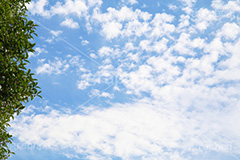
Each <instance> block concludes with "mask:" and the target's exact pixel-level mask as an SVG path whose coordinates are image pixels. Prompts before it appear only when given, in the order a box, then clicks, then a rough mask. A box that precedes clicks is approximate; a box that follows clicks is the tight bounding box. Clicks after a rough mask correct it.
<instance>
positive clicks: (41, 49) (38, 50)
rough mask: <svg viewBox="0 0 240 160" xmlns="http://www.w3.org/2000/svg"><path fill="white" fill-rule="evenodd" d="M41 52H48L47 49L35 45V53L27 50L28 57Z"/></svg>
mask: <svg viewBox="0 0 240 160" xmlns="http://www.w3.org/2000/svg"><path fill="white" fill-rule="evenodd" d="M42 53H48V51H47V50H45V49H44V48H40V47H36V48H35V53H32V52H29V53H28V55H29V58H30V57H35V56H38V55H40V54H42Z"/></svg>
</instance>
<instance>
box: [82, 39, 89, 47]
mask: <svg viewBox="0 0 240 160" xmlns="http://www.w3.org/2000/svg"><path fill="white" fill-rule="evenodd" d="M81 44H82V45H83V46H86V45H88V44H89V41H88V40H82V41H81Z"/></svg>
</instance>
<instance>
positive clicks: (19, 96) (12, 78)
mask: <svg viewBox="0 0 240 160" xmlns="http://www.w3.org/2000/svg"><path fill="white" fill-rule="evenodd" d="M29 2H30V0H0V13H1V14H0V159H1V160H2V159H7V158H8V157H9V156H10V154H12V153H13V152H12V151H10V149H9V148H8V144H9V143H12V136H11V135H10V134H9V133H8V131H7V128H8V127H9V126H10V124H9V122H10V120H11V119H14V116H15V115H19V113H20V112H21V110H23V109H24V108H25V104H26V102H28V101H29V100H30V99H31V100H33V99H34V97H36V96H39V97H41V96H40V95H39V94H40V92H41V91H39V90H40V87H39V86H38V83H37V79H34V78H33V75H34V74H33V73H32V72H31V70H30V69H27V68H26V65H27V64H28V63H29V61H28V53H29V52H34V49H33V47H34V46H35V43H33V42H32V41H33V35H36V36H37V34H36V33H35V29H36V28H35V27H36V25H35V24H34V23H33V21H31V20H29V18H28V16H27V8H26V4H27V3H29Z"/></svg>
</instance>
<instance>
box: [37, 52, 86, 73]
mask: <svg viewBox="0 0 240 160" xmlns="http://www.w3.org/2000/svg"><path fill="white" fill-rule="evenodd" d="M38 62H39V65H38V67H37V68H36V73H37V74H49V75H50V74H56V75H59V74H63V73H66V71H67V70H69V68H70V67H74V68H73V69H75V70H76V71H77V72H79V70H81V71H85V72H86V71H87V70H86V69H85V68H83V66H82V62H81V61H80V57H79V56H73V57H72V56H66V58H65V59H64V60H63V59H62V58H59V57H55V58H54V60H52V61H48V62H45V60H39V61H38ZM71 72H72V71H71Z"/></svg>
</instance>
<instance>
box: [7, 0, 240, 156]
mask: <svg viewBox="0 0 240 160" xmlns="http://www.w3.org/2000/svg"><path fill="white" fill-rule="evenodd" d="M28 9H29V16H30V17H29V18H30V19H32V20H34V21H35V23H36V24H38V25H39V26H38V27H37V30H36V32H37V34H38V37H35V39H34V42H36V46H35V50H36V52H35V53H30V58H29V59H30V62H31V64H30V65H29V67H30V68H31V69H32V71H33V72H34V73H35V74H36V75H35V77H36V78H37V79H38V80H39V86H40V87H41V88H42V97H43V99H40V98H36V99H35V100H34V101H32V102H30V103H28V104H27V107H26V108H25V109H24V111H23V112H22V114H20V116H18V117H16V119H15V120H14V121H12V123H11V126H12V127H11V128H10V129H9V131H10V132H11V134H12V135H14V143H13V144H12V145H11V148H12V150H13V151H15V153H16V155H13V156H12V157H11V158H10V159H12V160H26V159H31V160H42V159H44V160H47V159H49V160H50V159H51V160H60V159H61V160H62V159H63V160H66V159H70V160H78V159H81V160H82V159H83V160H135V159H136V160H159V159H161V160H192V159H194V160H195V159H196V160H205V159H211V160H239V159H240V125H239V124H238V122H240V118H239V114H240V92H239V89H240V83H239V82H240V54H239V50H240V22H239V19H240V14H239V13H240V1H239V0H229V1H223V0H212V1H207V0H169V1H160V0H159V1H153V0H150V1H147V0H143V1H140V0H118V1H117V0H65V1H51V0H33V1H32V2H31V3H30V4H29V5H28Z"/></svg>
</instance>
